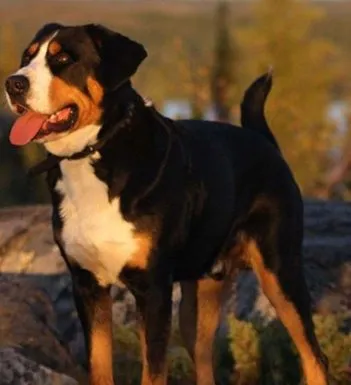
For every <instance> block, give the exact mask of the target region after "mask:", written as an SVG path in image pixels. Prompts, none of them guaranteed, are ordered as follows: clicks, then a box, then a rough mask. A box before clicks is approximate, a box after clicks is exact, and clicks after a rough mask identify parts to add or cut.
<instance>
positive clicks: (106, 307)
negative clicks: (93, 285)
mask: <svg viewBox="0 0 351 385" xmlns="http://www.w3.org/2000/svg"><path fill="white" fill-rule="evenodd" d="M99 306H100V307H99V308H98V309H94V310H95V314H94V318H93V320H92V321H93V322H92V323H93V324H92V328H91V335H90V352H89V353H90V356H89V360H90V376H91V378H90V384H91V385H100V384H104V385H113V384H114V382H113V369H112V317H111V308H112V300H111V298H110V296H109V295H107V296H106V298H104V299H102V301H101V303H99Z"/></svg>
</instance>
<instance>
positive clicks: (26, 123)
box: [10, 104, 78, 146]
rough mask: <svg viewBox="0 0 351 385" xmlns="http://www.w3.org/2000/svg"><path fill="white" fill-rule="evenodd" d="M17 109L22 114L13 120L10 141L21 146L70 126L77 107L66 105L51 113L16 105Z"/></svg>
mask: <svg viewBox="0 0 351 385" xmlns="http://www.w3.org/2000/svg"><path fill="white" fill-rule="evenodd" d="M17 111H18V112H19V113H21V114H22V115H21V116H20V117H19V118H18V119H17V120H16V121H15V123H14V125H13V127H12V129H11V133H10V141H11V143H12V144H14V145H17V146H23V145H25V144H27V143H29V142H30V141H32V140H34V139H41V138H44V137H45V136H47V135H49V134H51V133H60V132H64V131H67V130H69V129H70V128H72V127H73V126H74V125H75V123H76V122H77V119H78V107H77V106H76V105H75V104H71V105H68V106H66V107H64V108H62V109H60V110H59V111H57V112H55V113H54V114H52V115H46V114H41V113H39V112H34V111H31V110H27V109H26V108H24V107H23V106H18V107H17Z"/></svg>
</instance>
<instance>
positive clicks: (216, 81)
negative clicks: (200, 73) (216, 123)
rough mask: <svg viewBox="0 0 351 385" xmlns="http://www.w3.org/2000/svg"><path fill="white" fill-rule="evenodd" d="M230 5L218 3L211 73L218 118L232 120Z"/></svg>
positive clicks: (233, 63)
mask: <svg viewBox="0 0 351 385" xmlns="http://www.w3.org/2000/svg"><path fill="white" fill-rule="evenodd" d="M229 16H230V6H229V4H228V3H227V2H224V1H223V2H220V3H218V6H217V9H216V18H215V46H214V63H213V68H212V73H211V94H212V102H213V106H214V110H215V115H216V118H217V119H218V120H220V121H229V120H230V110H231V107H232V103H233V98H232V92H233V86H234V72H235V71H234V70H235V68H234V65H235V60H234V49H233V41H232V37H231V33H230V26H229Z"/></svg>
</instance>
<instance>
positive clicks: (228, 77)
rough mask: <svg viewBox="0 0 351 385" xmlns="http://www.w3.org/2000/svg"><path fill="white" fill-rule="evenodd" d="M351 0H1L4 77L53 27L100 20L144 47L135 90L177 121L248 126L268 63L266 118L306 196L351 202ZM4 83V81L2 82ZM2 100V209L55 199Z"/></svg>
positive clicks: (36, 153)
mask: <svg viewBox="0 0 351 385" xmlns="http://www.w3.org/2000/svg"><path fill="white" fill-rule="evenodd" d="M350 19H351V1H337V0H334V1H332V0H326V1H307V0H305V1H302V0H300V1H299V0H256V1H254V0H252V1H249V0H247V1H244V0H241V1H235V0H233V1H227V2H223V1H203V0H202V1H201V0H198V1H195V0H194V1H178V0H168V1H167V0H163V1H132V0H130V1H117V0H109V1H108V0H95V1H93V0H90V1H84V0H75V1H74V0H72V1H67V0H62V1H61V0H56V1H50V0H47V1H44V0H43V1H37V0H27V1H26V0H0V20H1V25H0V84H1V85H2V84H3V83H4V79H5V77H6V76H7V75H8V74H10V73H11V72H12V71H14V70H15V69H16V68H17V67H18V64H19V60H20V55H21V53H22V51H23V49H24V48H25V47H26V45H27V44H28V43H29V41H30V40H31V39H32V37H33V35H34V33H35V32H36V31H37V30H38V29H39V28H40V27H41V26H42V25H43V24H45V23H48V22H52V21H58V22H62V23H67V24H81V23H88V22H94V23H102V24H104V25H106V26H108V27H110V28H112V29H115V30H117V31H119V32H121V33H123V34H126V35H128V36H130V37H131V38H134V39H136V40H138V41H140V42H141V43H143V44H144V45H145V46H146V48H147V50H148V53H149V57H148V59H147V60H146V61H145V62H144V64H143V65H142V66H141V68H140V70H139V72H138V74H137V75H136V76H135V79H134V84H135V87H136V89H137V90H138V91H139V92H140V93H141V94H142V95H143V96H148V97H151V98H152V99H153V101H154V102H155V104H156V106H157V108H158V109H159V110H160V111H162V112H163V113H164V114H165V115H167V116H170V117H173V118H191V117H196V118H205V119H215V120H222V121H232V122H234V123H238V122H239V121H240V116H239V106H240V100H241V97H242V95H243V92H244V90H245V88H246V87H247V86H248V85H249V84H250V83H251V82H252V81H253V80H254V79H255V78H256V77H257V76H259V75H260V74H262V73H263V72H266V71H267V70H268V69H269V68H270V67H273V69H274V88H273V92H272V93H271V96H270V98H269V102H268V105H267V118H268V120H269V122H270V125H271V127H272V130H273V132H274V134H275V135H276V137H277V138H278V141H279V143H280V144H281V146H282V149H283V152H284V155H285V157H286V158H287V160H288V162H289V164H290V165H291V167H292V169H293V171H294V173H295V175H296V178H297V180H298V183H299V185H300V187H301V189H302V191H303V193H304V195H305V196H308V197H323V198H333V199H343V200H349V199H351V173H350V172H349V168H350V166H351V90H350V88H351V74H350V70H349V68H350V66H351V48H350V47H351V23H350ZM1 87H3V86H1ZM12 120H13V116H11V114H10V112H9V110H8V108H7V106H6V103H5V98H4V96H3V92H1V96H0V207H1V206H9V205H17V204H29V203H37V202H46V201H48V195H47V192H46V186H45V183H44V181H43V179H41V178H36V179H28V177H27V175H26V173H27V170H28V168H29V167H30V166H31V165H33V164H35V163H36V162H38V161H39V160H40V159H42V157H43V156H44V154H43V152H42V149H41V148H39V147H37V146H36V145H34V144H33V145H30V146H27V147H25V148H23V149H20V150H19V149H16V148H14V147H12V146H11V145H10V144H9V141H8V132H9V128H10V126H11V122H12Z"/></svg>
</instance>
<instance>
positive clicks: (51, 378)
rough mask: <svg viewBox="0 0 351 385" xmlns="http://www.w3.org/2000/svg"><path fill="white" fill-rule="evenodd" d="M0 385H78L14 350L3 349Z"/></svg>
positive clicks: (0, 365)
mask: <svg viewBox="0 0 351 385" xmlns="http://www.w3.org/2000/svg"><path fill="white" fill-rule="evenodd" d="M0 385H78V382H77V381H76V380H74V379H73V378H72V377H69V376H67V375H65V374H62V373H57V372H55V371H53V370H51V369H49V368H47V367H45V366H43V365H40V364H38V363H36V362H35V361H32V360H30V359H28V358H27V357H25V356H24V355H22V354H21V353H20V352H18V351H17V350H16V349H14V348H3V349H0Z"/></svg>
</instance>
